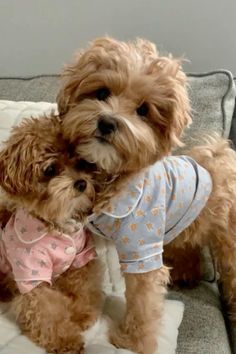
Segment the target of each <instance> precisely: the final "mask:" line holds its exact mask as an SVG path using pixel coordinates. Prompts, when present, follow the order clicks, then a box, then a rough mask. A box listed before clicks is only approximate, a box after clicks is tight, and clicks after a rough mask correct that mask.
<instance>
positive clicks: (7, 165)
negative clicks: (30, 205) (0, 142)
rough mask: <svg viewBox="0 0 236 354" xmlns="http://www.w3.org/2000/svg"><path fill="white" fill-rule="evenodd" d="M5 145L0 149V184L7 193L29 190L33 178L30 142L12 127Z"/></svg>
mask: <svg viewBox="0 0 236 354" xmlns="http://www.w3.org/2000/svg"><path fill="white" fill-rule="evenodd" d="M13 131H14V132H13V134H12V135H11V137H10V138H9V139H8V141H7V142H6V144H5V147H4V148H3V149H2V150H1V151H0V185H1V187H2V188H3V189H4V190H5V191H6V192H7V193H9V194H18V195H19V194H23V193H27V192H29V191H30V188H31V185H32V179H33V171H32V165H31V162H32V156H31V153H30V151H31V143H32V141H30V140H28V141H26V140H27V139H25V137H24V136H23V135H22V134H21V135H20V134H19V133H18V130H17V128H14V130H13Z"/></svg>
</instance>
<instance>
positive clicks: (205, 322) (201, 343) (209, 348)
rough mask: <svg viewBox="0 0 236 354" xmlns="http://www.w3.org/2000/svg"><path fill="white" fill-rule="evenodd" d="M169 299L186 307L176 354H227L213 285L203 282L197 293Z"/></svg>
mask: <svg viewBox="0 0 236 354" xmlns="http://www.w3.org/2000/svg"><path fill="white" fill-rule="evenodd" d="M169 298H171V299H176V300H181V301H183V302H184V304H185V311H184V317H183V321H182V323H181V325H180V328H179V337H178V347H177V352H176V353H177V354H190V353H191V354H219V353H220V354H230V353H231V349H230V345H229V340H228V335H227V331H226V326H225V321H224V317H223V314H222V309H221V303H220V298H219V293H218V290H217V288H216V286H215V285H212V284H210V283H206V282H202V283H201V284H200V286H198V287H197V288H196V289H191V290H182V291H181V292H179V291H178V292H175V291H172V292H170V293H169Z"/></svg>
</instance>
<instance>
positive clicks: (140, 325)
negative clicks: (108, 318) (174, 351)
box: [110, 267, 169, 354]
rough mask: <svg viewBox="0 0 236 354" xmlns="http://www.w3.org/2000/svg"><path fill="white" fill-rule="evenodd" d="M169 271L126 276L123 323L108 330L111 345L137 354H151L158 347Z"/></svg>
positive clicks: (166, 269) (163, 268)
mask: <svg viewBox="0 0 236 354" xmlns="http://www.w3.org/2000/svg"><path fill="white" fill-rule="evenodd" d="M168 281H169V271H168V268H166V267H162V268H161V269H158V270H155V271H151V272H148V273H145V274H125V283H126V301H127V309H126V315H125V319H124V322H123V323H122V324H121V325H120V327H119V328H117V329H116V330H114V331H113V329H112V330H111V333H110V339H111V342H112V343H113V344H114V345H115V346H116V347H119V348H127V349H130V350H132V351H134V352H136V353H139V354H153V353H154V352H155V350H156V348H157V335H158V329H159V327H160V325H161V317H162V312H163V305H164V297H165V294H166V285H167V283H168Z"/></svg>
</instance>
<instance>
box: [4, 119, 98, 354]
mask: <svg viewBox="0 0 236 354" xmlns="http://www.w3.org/2000/svg"><path fill="white" fill-rule="evenodd" d="M68 150H69V149H68V143H67V142H66V141H65V140H64V139H63V138H62V134H61V122H60V119H59V117H57V116H55V115H53V114H52V115H51V116H50V117H40V118H38V119H34V118H31V119H25V120H24V121H23V122H22V123H21V124H20V125H19V126H18V127H15V128H13V130H12V133H11V135H10V137H9V139H8V140H7V141H6V142H5V144H4V146H3V148H2V150H1V151H0V186H1V188H2V194H3V199H2V204H1V206H0V221H1V224H2V225H1V226H2V227H4V225H5V224H6V223H7V221H8V219H9V217H10V216H11V213H12V212H14V210H15V209H17V208H18V207H20V208H22V207H24V208H25V209H27V211H28V212H29V213H31V214H32V215H33V216H36V217H38V218H39V219H40V220H41V221H43V222H44V223H45V226H46V227H47V228H48V229H53V228H56V229H57V230H59V231H61V232H66V233H67V234H73V233H74V232H75V231H76V229H77V228H78V227H79V226H80V227H81V224H80V222H83V221H84V217H85V216H86V215H87V213H88V211H89V210H90V209H91V206H92V203H93V200H94V195H95V191H94V186H93V182H92V178H91V175H90V174H88V173H87V172H85V171H83V170H78V169H75V160H74V159H73V158H72V159H71V157H70V156H69V151H68ZM48 166H53V168H55V174H54V173H53V174H52V175H50V174H49V175H47V174H45V170H46V169H47V167H48ZM78 180H84V181H86V183H87V187H86V188H85V190H84V191H83V192H81V191H79V190H78V188H75V182H77V181H78ZM78 222H79V224H78ZM101 284H102V268H101V265H100V263H99V262H98V261H96V260H93V261H90V262H89V263H88V264H87V265H85V266H84V267H82V268H79V269H73V268H70V269H69V270H68V271H66V272H65V273H63V274H62V275H61V276H60V277H59V278H58V279H57V280H56V281H54V282H53V284H52V286H51V287H50V286H49V285H48V284H46V283H42V284H40V285H39V286H37V287H36V288H34V289H33V290H32V291H30V292H28V293H26V294H20V293H19V291H18V288H17V285H16V283H15V281H14V280H13V279H12V275H11V274H3V273H0V286H1V291H0V299H1V300H2V301H9V300H12V303H11V311H12V313H13V315H14V317H15V318H16V320H17V323H18V324H19V326H20V328H21V330H22V332H23V333H24V334H26V335H27V336H28V337H29V338H30V339H31V340H33V341H34V342H35V343H37V344H38V345H40V346H42V347H43V348H45V349H46V350H47V351H48V352H53V353H82V351H83V340H82V337H81V332H82V331H83V330H85V329H87V328H88V327H89V326H91V325H92V324H93V323H94V321H95V320H96V318H97V317H98V315H99V313H100V310H101V307H102V291H101Z"/></svg>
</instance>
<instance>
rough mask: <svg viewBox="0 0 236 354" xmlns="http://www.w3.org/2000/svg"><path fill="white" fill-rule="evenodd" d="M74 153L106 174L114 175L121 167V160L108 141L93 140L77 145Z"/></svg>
mask: <svg viewBox="0 0 236 354" xmlns="http://www.w3.org/2000/svg"><path fill="white" fill-rule="evenodd" d="M76 152H77V153H78V154H79V156H81V157H82V158H83V159H85V160H87V161H88V162H91V163H95V164H96V165H97V167H98V168H100V169H102V170H105V171H106V172H107V173H109V174H110V173H112V174H114V173H116V172H118V171H119V170H120V167H121V166H122V159H121V157H120V156H119V155H118V153H117V151H116V149H115V148H114V146H112V145H111V144H110V143H109V142H108V141H105V140H104V141H103V140H101V139H100V138H93V139H92V140H91V141H89V142H86V143H81V144H79V145H78V147H77V149H76Z"/></svg>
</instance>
